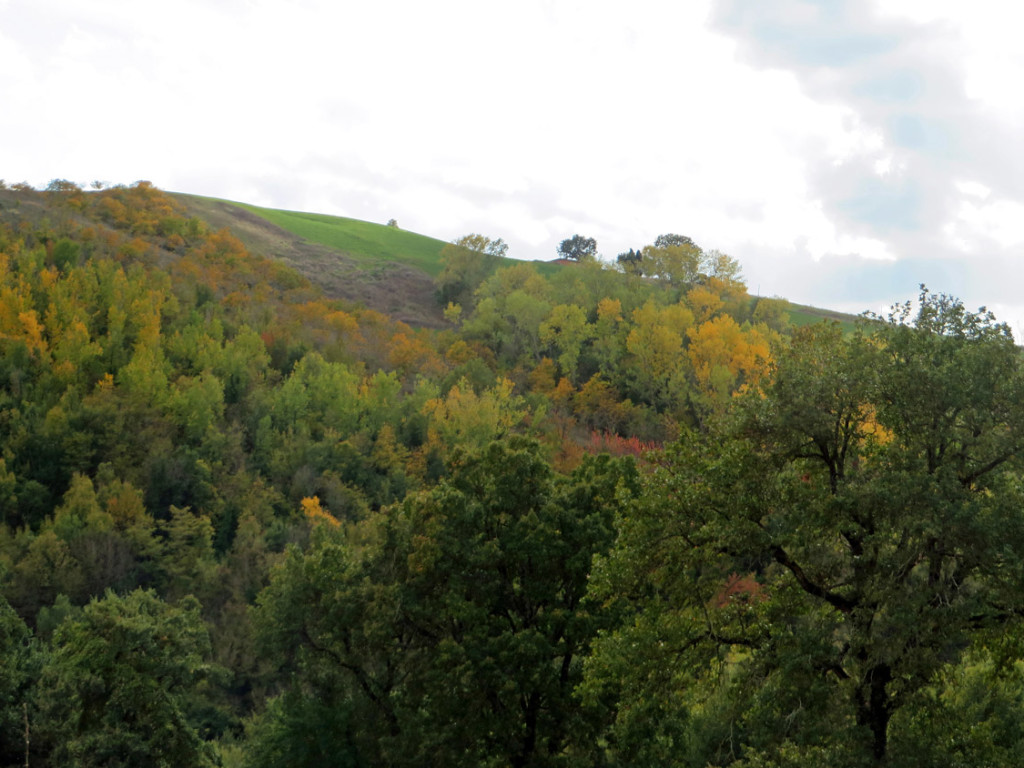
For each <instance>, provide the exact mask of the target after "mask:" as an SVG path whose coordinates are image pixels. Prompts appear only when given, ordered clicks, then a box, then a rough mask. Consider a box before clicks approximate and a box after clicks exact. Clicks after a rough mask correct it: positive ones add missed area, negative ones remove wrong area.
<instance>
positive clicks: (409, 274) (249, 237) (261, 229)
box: [172, 193, 445, 328]
mask: <svg viewBox="0 0 1024 768" xmlns="http://www.w3.org/2000/svg"><path fill="white" fill-rule="evenodd" d="M172 197H174V199H176V200H178V201H179V202H180V203H182V204H183V205H184V207H185V210H186V211H187V213H188V215H190V216H197V217H199V218H200V219H202V220H203V221H206V222H207V223H208V224H209V225H210V226H211V227H212V228H213V229H221V228H223V227H227V228H229V229H230V230H231V232H232V233H233V234H234V235H235V236H236V237H238V238H239V239H240V240H241V241H242V242H243V243H244V244H245V246H246V248H248V249H249V250H250V251H252V252H253V253H258V254H261V255H264V256H267V257H269V258H273V259H276V260H278V261H280V262H282V263H284V264H286V265H288V266H289V267H291V268H293V269H295V270H296V271H298V272H299V273H300V274H302V275H303V276H304V277H306V278H307V279H308V280H310V282H312V283H314V284H316V285H319V286H320V287H322V288H323V290H324V293H325V294H326V295H327V296H328V297H330V298H333V299H342V300H344V301H346V302H351V303H352V304H355V305H358V306H364V307H367V308H368V309H374V310H377V311H378V312H383V313H385V314H387V315H390V316H391V317H393V318H395V319H396V320H401V321H402V322H405V323H409V324H410V325H414V326H417V327H427V328H439V327H442V326H444V325H445V321H444V318H443V317H442V315H441V309H440V307H439V306H438V304H437V301H436V299H435V296H434V294H435V291H434V284H433V277H432V274H431V266H432V265H433V267H434V271H436V269H437V268H439V267H438V266H437V263H438V262H437V258H438V255H439V254H440V252H441V248H443V247H444V243H443V242H441V241H440V240H434V239H433V238H428V237H424V236H422V235H416V234H414V233H411V232H402V231H400V230H394V229H391V228H389V227H385V226H383V225H376V224H371V223H369V222H361V221H356V220H354V219H341V218H336V217H316V216H315V215H314V214H289V213H288V212H285V211H273V210H270V209H264V208H257V207H255V206H249V205H243V204H239V203H233V202H230V201H227V200H218V199H215V198H208V197H200V196H198V195H188V194H182V193H176V194H173V195H172ZM303 224H305V225H306V226H305V227H303ZM353 230H355V232H353ZM360 231H361V232H362V233H364V235H363V236H360V235H359V234H356V233H358V232H360Z"/></svg>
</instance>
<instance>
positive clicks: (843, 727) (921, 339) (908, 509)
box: [591, 291, 1024, 765]
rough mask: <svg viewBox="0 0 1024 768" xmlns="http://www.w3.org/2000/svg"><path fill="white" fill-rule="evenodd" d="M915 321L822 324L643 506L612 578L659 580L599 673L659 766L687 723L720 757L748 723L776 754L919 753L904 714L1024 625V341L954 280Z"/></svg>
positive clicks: (756, 743) (848, 759)
mask: <svg viewBox="0 0 1024 768" xmlns="http://www.w3.org/2000/svg"><path fill="white" fill-rule="evenodd" d="M910 318H911V312H910V306H909V304H908V305H904V306H902V307H899V308H898V309H897V311H895V312H894V313H893V314H891V315H890V316H889V317H888V319H886V320H881V319H880V318H875V319H874V320H873V321H872V323H871V324H870V325H867V326H865V327H863V328H862V329H861V331H860V332H858V333H857V334H855V335H853V336H851V337H844V336H842V334H841V332H840V330H839V329H838V327H837V326H818V327H814V328H810V329H802V330H801V331H800V332H798V333H797V334H796V335H795V337H794V339H793V341H792V345H791V346H790V348H789V349H788V350H785V351H784V352H782V353H781V354H780V356H779V359H778V360H777V363H776V365H775V369H774V376H773V377H772V379H771V381H770V383H767V384H765V385H763V386H762V387H760V388H759V389H758V390H756V391H752V392H750V393H749V394H748V395H747V396H746V397H744V398H742V399H741V401H740V407H739V408H738V411H737V413H736V414H735V415H732V416H729V417H726V418H723V419H721V420H720V421H718V422H716V423H713V424H712V425H711V426H710V427H709V431H708V432H707V433H706V434H703V435H696V434H694V435H689V436H687V438H685V439H684V440H683V441H682V442H680V443H679V444H678V445H676V446H675V447H674V449H673V450H672V451H671V452H670V453H669V454H668V455H667V456H666V457H665V460H664V462H663V465H662V467H661V468H660V469H659V470H658V471H657V473H656V474H655V475H653V476H652V477H651V482H650V485H649V488H648V493H647V494H645V495H644V497H643V500H642V501H641V502H640V503H638V504H637V506H636V508H635V509H634V510H633V511H632V512H631V513H630V514H629V515H628V516H627V517H626V518H624V519H623V521H622V526H623V527H622V531H621V534H620V541H619V545H618V548H617V550H616V552H615V554H614V556H613V557H612V558H610V559H609V561H607V562H606V563H605V564H604V566H603V568H602V574H601V577H600V578H599V579H598V580H597V581H598V583H600V584H602V585H603V587H602V588H601V591H600V594H603V595H608V596H609V597H614V596H615V595H616V594H618V595H637V596H638V599H637V600H636V602H635V603H634V604H633V605H634V608H635V610H636V611H637V618H636V619H635V620H633V621H632V622H631V623H630V624H629V625H627V626H624V627H623V628H622V629H620V630H619V631H618V632H617V633H616V634H615V635H613V636H610V637H609V638H608V639H607V641H606V642H604V643H603V644H602V646H601V648H600V649H599V650H598V653H597V655H596V658H595V661H594V663H593V664H592V672H593V675H592V678H591V686H592V687H591V691H592V695H611V696H619V697H620V698H619V706H620V709H619V712H620V715H619V721H618V723H617V727H616V732H615V736H616V738H617V739H618V740H619V743H620V745H622V746H628V745H633V744H640V743H641V742H642V743H643V745H644V746H643V747H642V748H643V749H647V750H649V754H647V755H646V756H645V758H646V761H647V763H648V764H657V763H658V762H659V761H660V760H663V759H664V757H665V756H664V754H660V755H659V754H656V753H654V752H655V750H656V745H657V744H659V743H665V742H664V739H666V738H668V739H671V738H675V737H679V736H678V734H680V733H686V734H687V736H686V740H687V742H688V747H687V748H689V749H692V750H693V753H694V755H695V758H694V762H695V764H700V765H704V764H705V763H711V764H719V762H727V761H729V760H734V759H735V757H736V755H735V753H734V752H733V753H732V756H731V757H729V758H728V760H727V756H726V755H725V754H723V753H721V752H720V751H716V750H719V745H721V744H722V743H724V742H725V741H728V742H729V743H730V744H732V745H733V748H734V749H735V748H736V747H737V746H738V748H739V749H740V751H741V752H742V753H743V754H744V755H745V756H746V757H747V758H748V759H749V760H750V764H757V765H761V764H762V762H758V760H763V761H764V762H766V763H771V764H776V763H775V762H774V761H778V760H781V759H782V758H781V755H786V758H785V759H786V760H787V761H789V762H786V764H787V765H788V764H800V765H804V764H806V765H812V764H819V765H820V764H836V765H853V764H856V765H864V764H883V763H885V761H886V756H887V755H888V754H889V752H890V745H891V743H893V742H895V743H896V744H897V747H898V748H899V751H900V752H901V753H902V754H904V755H906V754H912V753H913V752H914V750H913V748H912V747H909V746H908V744H909V743H910V740H912V739H913V738H914V735H913V733H912V732H911V731H909V730H900V729H899V728H894V727H893V723H897V722H903V723H905V722H913V721H914V718H913V717H912V716H911V715H912V713H914V712H915V711H922V708H925V709H926V708H927V707H929V706H932V705H931V704H930V698H929V696H928V695H926V691H927V687H928V686H929V685H930V684H932V683H933V681H935V680H936V676H937V675H938V674H939V673H940V672H941V671H942V670H943V669H946V668H948V666H949V665H955V664H957V663H958V662H959V661H960V660H961V658H962V656H963V654H964V651H965V649H967V648H968V647H969V646H970V645H971V643H972V642H973V641H980V639H981V638H984V637H986V636H991V637H996V636H999V635H1003V636H1005V634H1006V633H1007V632H1013V631H1014V628H1015V627H1017V626H1018V625H1019V624H1020V617H1021V615H1022V610H1024V591H1022V589H1021V586H1022V582H1024V516H1022V514H1021V511H1020V510H1021V508H1022V502H1024V498H1022V490H1021V488H1020V484H1019V481H1018V479H1017V477H1018V476H1017V473H1016V467H1015V466H1014V462H1015V461H1016V460H1017V458H1018V457H1019V456H1020V454H1021V452H1022V451H1024V370H1022V363H1021V356H1020V352H1019V350H1017V349H1016V347H1015V346H1014V343H1013V338H1012V335H1011V334H1010V332H1009V329H1008V328H1007V327H1006V326H1005V325H1000V324H996V323H995V322H994V319H993V318H992V316H991V314H990V313H987V312H985V311H981V312H979V313H971V312H968V311H966V310H965V309H964V308H963V306H962V305H961V304H960V302H958V301H956V300H954V299H951V298H949V297H947V296H941V295H940V296H936V295H930V294H927V293H926V292H924V291H922V294H921V297H920V309H919V311H918V313H917V315H916V318H915V319H914V321H913V323H911V322H910ZM627 648H628V649H632V650H631V651H630V652H629V654H628V656H627V654H626V653H625V649H627ZM627 659H628V661H627ZM666 665H670V666H666ZM616 674H619V675H621V677H620V678H619V679H617V680H616V679H615V676H616ZM655 709H656V711H653V710H655ZM644 713H646V715H647V717H646V718H644ZM709 713H711V715H713V716H709ZM905 714H906V715H907V716H906V717H904V716H903V715H905ZM896 715H900V716H901V717H900V718H899V719H894V718H896ZM652 722H656V723H657V725H655V726H652V725H651V723H652ZM645 729H646V730H645ZM652 730H653V731H655V733H652V732H651V731H652ZM673 734H675V735H676V736H673ZM726 734H728V735H726ZM932 735H933V736H935V734H932ZM679 738H682V737H679ZM638 739H639V740H640V741H637V740H638ZM659 739H660V740H661V741H659ZM648 745H649V746H648ZM638 748H639V747H638ZM901 764H902V763H901ZM908 764H916V763H908Z"/></svg>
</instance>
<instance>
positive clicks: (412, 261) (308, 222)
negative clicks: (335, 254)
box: [234, 203, 445, 276]
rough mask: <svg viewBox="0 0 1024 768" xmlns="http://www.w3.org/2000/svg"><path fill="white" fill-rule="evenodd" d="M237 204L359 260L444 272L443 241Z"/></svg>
mask: <svg viewBox="0 0 1024 768" xmlns="http://www.w3.org/2000/svg"><path fill="white" fill-rule="evenodd" d="M234 205H237V206H239V207H240V208H244V209H245V210H247V211H251V212H252V213H255V214H256V215H257V216H260V217H262V218H264V219H266V220H267V221H269V222H270V223H271V224H276V225H277V226H279V227H281V228H282V229H286V230H288V231H289V232H291V233H292V234H294V235H298V236H299V237H301V238H304V239H306V240H309V241H310V242H313V243H319V244H320V245H326V246H327V247H329V248H337V249H338V250H341V251H345V252H346V253H348V254H349V255H351V256H352V257H353V258H355V259H357V260H365V261H368V262H376V261H397V262H400V263H402V264H408V265H409V266H412V267H417V268H419V269H422V270H423V271H424V272H426V273H427V274H429V275H432V276H433V275H437V274H438V273H439V272H440V271H441V263H440V260H439V259H440V256H441V249H442V248H444V246H445V242H444V241H443V240H437V239H435V238H433V237H427V236H426V235H418V234H416V233H415V232H406V231H404V230H402V229H398V228H396V227H388V226H385V225H383V224H373V223H371V222H369V221H360V220H359V219H347V218H344V217H342V216H328V215H326V214H321V213H299V212H297V211H280V210H276V209H273V208H260V207H258V206H255V205H248V204H246V203H234Z"/></svg>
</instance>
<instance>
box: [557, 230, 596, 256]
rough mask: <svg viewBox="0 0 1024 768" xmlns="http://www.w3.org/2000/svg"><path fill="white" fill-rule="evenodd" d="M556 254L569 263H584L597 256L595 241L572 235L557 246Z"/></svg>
mask: <svg viewBox="0 0 1024 768" xmlns="http://www.w3.org/2000/svg"><path fill="white" fill-rule="evenodd" d="M558 254H559V256H560V257H561V258H563V259H569V260H570V261H584V260H586V259H592V258H594V257H595V256H596V255H597V241H596V240H595V239H594V238H592V237H583V235H573V236H572V237H569V238H566V239H565V240H563V241H562V242H561V243H559V244H558Z"/></svg>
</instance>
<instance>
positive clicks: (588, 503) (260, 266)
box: [0, 180, 1024, 768]
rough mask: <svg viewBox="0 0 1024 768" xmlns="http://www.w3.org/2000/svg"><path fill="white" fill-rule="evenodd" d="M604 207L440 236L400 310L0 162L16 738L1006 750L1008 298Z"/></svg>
mask: <svg viewBox="0 0 1024 768" xmlns="http://www.w3.org/2000/svg"><path fill="white" fill-rule="evenodd" d="M587 240H588V239H587V238H582V237H580V236H577V237H575V238H572V239H570V240H567V241H566V242H565V243H563V246H564V250H563V253H562V255H564V256H566V257H567V259H565V261H566V262H567V263H566V264H565V265H564V266H563V267H562V268H561V269H558V270H545V271H542V270H539V269H538V267H537V266H536V265H534V264H528V263H509V261H508V260H507V259H505V258H504V257H505V255H506V247H505V244H504V243H503V242H502V241H501V240H492V239H491V238H489V237H486V236H483V235H478V234H473V235H467V236H465V237H463V238H460V239H459V240H457V241H455V242H453V243H451V244H449V245H447V246H445V248H444V250H443V251H442V253H441V257H440V258H441V263H440V268H439V270H438V273H437V277H436V280H435V287H436V297H435V300H436V302H437V303H438V306H439V307H440V308H443V313H444V317H445V319H446V325H445V326H444V327H440V328H428V327H412V326H410V325H408V324H405V323H403V322H399V321H397V320H394V319H392V318H391V317H390V316H389V315H388V314H386V313H384V312H382V311H380V309H379V308H373V307H368V306H365V305H361V304H358V303H354V302H352V301H344V300H340V299H335V298H331V297H330V296H329V295H327V294H326V293H325V292H324V290H323V289H322V288H321V287H318V286H317V285H316V284H314V283H313V282H311V281H310V280H309V279H308V278H306V277H304V276H302V275H301V274H299V273H298V272H296V271H294V270H293V269H291V268H290V267H287V266H284V265H283V264H282V263H281V262H279V261H275V259H274V258H273V254H272V253H256V252H250V251H249V250H247V248H246V247H245V246H244V245H243V243H242V241H241V240H239V239H238V238H236V237H235V236H234V235H233V234H232V233H231V232H230V231H228V230H216V231H215V230H213V228H211V227H210V226H209V225H208V224H207V223H206V222H205V221H204V220H202V219H201V218H199V217H196V216H190V215H188V214H187V213H186V210H185V208H184V207H183V205H182V204H181V203H180V202H179V201H178V200H176V199H175V198H173V197H172V196H170V195H168V194H166V193H164V192H162V191H160V190H158V189H156V188H155V187H153V186H152V185H150V184H148V183H147V182H138V183H136V184H134V185H131V186H118V187H112V188H106V189H94V190H90V191H85V190H83V189H81V188H79V187H78V186H76V185H75V184H72V183H69V182H66V181H61V180H57V181H54V182H52V183H51V184H50V185H49V187H47V189H45V190H42V191H38V190H35V189H32V188H30V187H28V186H27V185H23V184H19V185H14V186H13V187H10V188H8V187H7V186H6V185H4V184H3V183H2V182H0V517H2V525H0V765H5V766H6V765H10V766H15V765H17V766H23V765H31V766H140V765H153V766H175V767H179V766H208V765H223V766H235V767H241V766H253V767H256V766H268V767H273V766H282V767H283V766H310V767H312V766H433V765H436V766H493V767H494V768H499V767H501V766H517V767H520V766H522V767H526V766H531V767H533V766H537V767H539V766H565V767H566V768H569V767H570V766H608V767H609V768H611V767H612V766H693V767H694V768H701V767H703V766H742V767H746V768H755V767H766V766H850V767H851V768H853V767H855V766H872V765H886V766H907V767H908V768H910V767H912V766H932V765H958V766H1001V765H1007V766H1008V765H1018V764H1021V763H1022V762H1024V664H1022V663H1021V661H1020V658H1021V656H1022V654H1024V627H1022V626H1021V617H1022V615H1024V503H1022V502H1024V476H1022V474H1021V470H1022V467H1021V462H1020V458H1021V452H1022V450H1024V371H1022V365H1021V355H1020V350H1019V349H1018V348H1017V347H1016V346H1015V344H1014V341H1013V338H1012V335H1011V334H1010V332H1009V330H1008V328H1007V327H1006V326H1005V325H1002V324H999V323H998V322H996V320H995V318H994V317H992V316H991V314H990V313H988V312H986V311H985V310H984V309H982V310H979V311H977V312H971V311H969V310H967V309H966V308H965V307H964V306H963V305H962V304H961V303H960V302H959V301H958V300H956V299H954V298H952V297H949V296H946V295H942V294H931V293H928V292H927V290H925V289H924V288H922V292H921V295H920V296H919V298H918V300H917V301H915V302H913V303H911V302H908V303H907V304H905V305H898V306H896V307H894V308H893V309H892V312H891V313H890V314H889V315H888V316H886V317H878V316H865V317H864V318H863V319H862V321H861V322H860V323H858V324H857V326H856V328H853V329H850V328H845V327H841V326H839V325H838V324H836V323H820V324H814V325H806V326H802V327H796V326H795V325H794V324H791V322H790V316H789V314H788V312H787V309H788V306H787V303H786V302H785V301H784V300H782V299H765V298H758V297H752V296H750V295H749V293H748V292H747V290H746V286H745V285H744V283H743V281H742V275H741V271H740V265H739V263H738V262H737V261H736V260H735V259H733V258H732V257H730V256H728V255H726V254H723V253H719V252H717V251H714V250H710V249H704V248H702V247H700V246H698V245H697V244H695V243H694V242H692V241H691V240H690V239H689V238H687V237H685V236H682V235H676V234H666V235H662V236H660V237H658V238H657V239H656V240H655V242H653V243H652V244H650V245H647V246H644V247H642V248H640V249H639V250H631V251H629V252H628V253H625V254H622V255H620V257H619V258H618V259H617V260H616V261H615V262H612V263H607V262H603V261H601V260H599V259H597V258H595V257H594V249H593V248H591V247H589V243H588V242H587ZM590 242H591V243H592V241H590ZM554 255H555V254H553V256H554Z"/></svg>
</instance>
